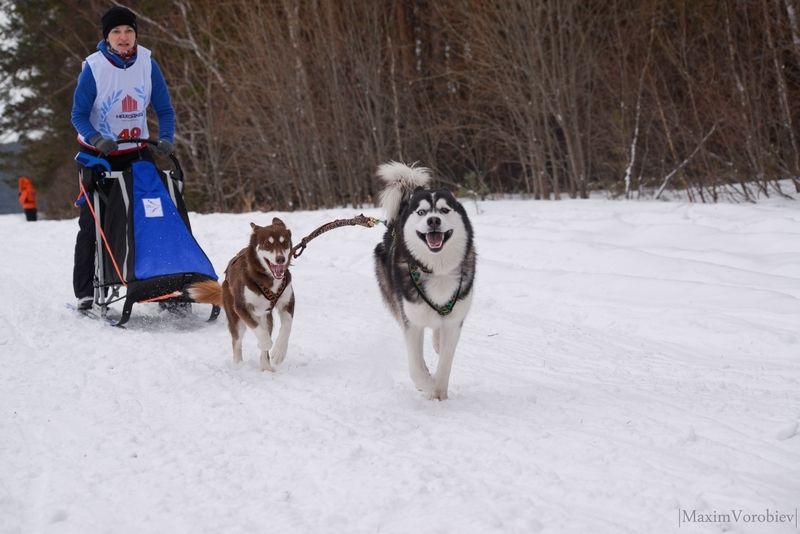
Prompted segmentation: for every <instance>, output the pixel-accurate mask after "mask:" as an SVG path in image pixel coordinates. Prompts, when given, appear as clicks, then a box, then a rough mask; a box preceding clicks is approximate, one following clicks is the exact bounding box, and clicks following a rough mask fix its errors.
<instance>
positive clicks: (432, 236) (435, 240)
mask: <svg viewBox="0 0 800 534" xmlns="http://www.w3.org/2000/svg"><path fill="white" fill-rule="evenodd" d="M417 235H418V236H419V237H420V239H424V240H425V244H426V245H428V248H429V249H430V250H432V251H433V252H437V251H439V250H441V248H442V247H443V246H444V244H445V243H446V242H447V240H448V239H450V236H451V235H453V231H452V230H448V231H446V232H428V233H427V234H423V233H422V232H417Z"/></svg>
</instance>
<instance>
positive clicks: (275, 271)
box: [264, 258, 286, 280]
mask: <svg viewBox="0 0 800 534" xmlns="http://www.w3.org/2000/svg"><path fill="white" fill-rule="evenodd" d="M264 259H265V260H266V258H264ZM267 265H269V270H270V271H271V272H272V276H274V277H275V278H277V279H279V280H280V279H281V278H283V276H284V275H285V274H286V264H285V263H282V264H280V265H277V264H275V263H272V262H271V261H269V260H267Z"/></svg>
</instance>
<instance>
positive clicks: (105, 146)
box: [89, 134, 119, 156]
mask: <svg viewBox="0 0 800 534" xmlns="http://www.w3.org/2000/svg"><path fill="white" fill-rule="evenodd" d="M89 142H90V143H91V144H93V145H94V147H95V148H96V149H97V150H98V151H99V152H100V153H101V154H102V155H104V156H108V154H109V153H110V152H114V151H115V150H116V149H118V148H119V145H117V142H116V141H114V140H113V139H111V138H110V137H103V134H97V135H95V136H94V137H92V138H91V139H89Z"/></svg>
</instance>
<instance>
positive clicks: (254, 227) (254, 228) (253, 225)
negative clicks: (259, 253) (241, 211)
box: [250, 222, 260, 233]
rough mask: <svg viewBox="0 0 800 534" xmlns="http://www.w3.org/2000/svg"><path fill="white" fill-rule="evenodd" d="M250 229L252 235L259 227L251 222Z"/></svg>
mask: <svg viewBox="0 0 800 534" xmlns="http://www.w3.org/2000/svg"><path fill="white" fill-rule="evenodd" d="M250 228H252V229H253V233H256V230H258V229H259V228H260V227H259V226H258V225H257V224H256V223H254V222H251V223H250Z"/></svg>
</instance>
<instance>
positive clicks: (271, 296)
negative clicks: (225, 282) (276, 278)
mask: <svg viewBox="0 0 800 534" xmlns="http://www.w3.org/2000/svg"><path fill="white" fill-rule="evenodd" d="M247 252H248V249H247V248H243V249H242V250H240V251H239V253H238V254H237V255H236V256H234V257H233V258H232V259H231V261H229V262H228V267H226V268H225V276H226V277H227V276H228V269H229V268H230V266H231V265H233V264H234V262H237V261H239V260H240V259H242V258H243V257H244V256H245V255H246V254H247ZM291 281H292V273H290V272H289V270H288V269H287V270H286V275H285V276H284V277H283V281H282V282H281V285H280V287H279V288H278V291H275V292H273V291H272V289H270V288H269V287H267V286H265V285H264V284H262V283H261V282H258V281H256V280H253V283H255V285H256V287H257V288H258V289H259V290H260V291H261V294H263V295H264V297H266V299H267V300H268V301H269V302H270V304H272V306H270V308H269V310H267V311H272V310H274V309H275V306H277V304H278V299H280V298H281V295H283V292H284V291H285V290H286V287H287V286H288V285H289V283H290V282H291Z"/></svg>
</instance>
